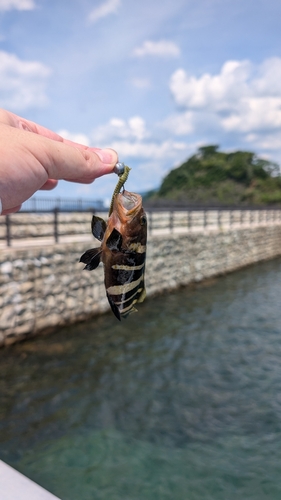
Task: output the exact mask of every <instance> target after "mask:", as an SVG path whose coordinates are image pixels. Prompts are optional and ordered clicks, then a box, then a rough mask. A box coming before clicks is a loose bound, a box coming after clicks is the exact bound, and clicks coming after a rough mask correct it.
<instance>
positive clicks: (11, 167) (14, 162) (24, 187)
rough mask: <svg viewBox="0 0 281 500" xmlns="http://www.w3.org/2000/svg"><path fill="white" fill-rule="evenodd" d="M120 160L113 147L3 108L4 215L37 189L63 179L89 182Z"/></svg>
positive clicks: (0, 167) (0, 189)
mask: <svg viewBox="0 0 281 500" xmlns="http://www.w3.org/2000/svg"><path fill="white" fill-rule="evenodd" d="M117 162H118V156H117V153H116V152H115V151H114V150H113V149H100V148H90V147H88V146H84V145H82V144H77V143H75V142H72V141H69V140H67V139H63V138H62V137H61V136H59V135H58V134H56V133H55V132H52V131H51V130H48V129H47V128H45V127H42V126H41V125H38V124H36V123H34V122H31V121H29V120H26V119H25V118H22V117H20V116H17V115H15V114H14V113H11V112H9V111H5V110H4V109H0V199H1V201H2V215H6V214H9V213H12V212H17V211H18V210H19V209H20V207H21V204H22V203H23V202H24V201H26V200H27V199H28V198H30V196H32V195H33V194H34V193H36V191H38V190H39V189H46V190H50V189H53V188H55V187H56V185H57V183H58V181H59V180H60V179H63V180H66V181H71V182H79V183H83V184H90V183H91V182H93V181H94V180H95V179H96V178H97V177H100V176H102V175H105V174H109V173H111V172H112V170H113V168H114V166H115V165H116V163H117Z"/></svg>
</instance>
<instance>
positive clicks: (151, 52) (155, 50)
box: [133, 40, 180, 57]
mask: <svg viewBox="0 0 281 500" xmlns="http://www.w3.org/2000/svg"><path fill="white" fill-rule="evenodd" d="M133 55H134V56H136V57H144V56H157V57H178V56H179V55H180V49H179V47H178V46H177V45H176V44H175V43H174V42H170V41H169V40H159V41H158V42H152V41H151V40H146V41H145V42H143V44H142V45H141V46H140V47H136V48H135V50H134V51H133Z"/></svg>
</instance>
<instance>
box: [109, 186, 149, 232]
mask: <svg viewBox="0 0 281 500" xmlns="http://www.w3.org/2000/svg"><path fill="white" fill-rule="evenodd" d="M113 212H114V213H115V214H116V216H117V218H118V221H119V224H118V225H117V226H118V227H117V229H118V230H119V231H120V233H121V234H122V235H123V236H126V237H127V238H129V239H132V240H134V239H138V240H143V241H145V240H146V234H147V219H146V214H145V211H144V209H143V206H142V197H141V196H140V195H139V194H136V193H131V192H130V191H126V190H124V191H122V192H121V193H119V194H118V195H117V196H116V197H115V200H114V206H113Z"/></svg>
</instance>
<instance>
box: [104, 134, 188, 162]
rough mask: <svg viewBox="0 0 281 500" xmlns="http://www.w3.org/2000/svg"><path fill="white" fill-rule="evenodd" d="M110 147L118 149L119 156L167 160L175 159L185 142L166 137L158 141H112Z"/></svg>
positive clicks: (183, 148)
mask: <svg viewBox="0 0 281 500" xmlns="http://www.w3.org/2000/svg"><path fill="white" fill-rule="evenodd" d="M111 147H112V148H113V149H115V150H116V151H118V154H119V157H120V158H121V161H123V160H122V158H136V159H140V158H142V159H148V160H151V159H152V158H153V159H154V160H167V159H175V158H177V156H178V153H182V152H184V151H185V150H186V149H187V145H186V143H185V142H177V141H174V140H173V139H168V140H164V141H160V142H149V141H137V142H135V143H133V142H131V141H113V142H112V143H111Z"/></svg>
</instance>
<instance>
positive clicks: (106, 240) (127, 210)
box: [80, 190, 147, 320]
mask: <svg viewBox="0 0 281 500" xmlns="http://www.w3.org/2000/svg"><path fill="white" fill-rule="evenodd" d="M92 233H93V235H94V237H95V238H97V239H98V240H99V241H101V246H100V247H98V248H93V249H90V250H87V251H86V252H85V253H84V254H83V255H82V256H81V258H80V262H83V263H84V264H86V266H85V268H84V269H87V270H88V271H92V270H93V269H96V268H97V266H98V265H99V263H100V261H102V262H103V264H104V283H105V288H106V294H107V298H108V302H109V304H110V307H111V309H112V311H113V313H114V314H115V316H116V318H117V319H119V320H121V318H126V317H127V316H128V314H130V313H132V312H134V311H136V309H135V307H134V305H135V304H136V303H137V302H142V301H143V300H144V299H145V286H144V270H145V257H146V237H147V221H146V215H145V212H144V209H143V207H142V198H141V196H140V195H138V194H135V193H130V192H129V191H126V190H124V191H123V192H121V193H118V194H117V195H116V196H115V198H114V201H113V210H112V213H111V215H110V217H109V219H108V223H107V224H106V222H105V221H104V220H103V219H101V218H100V217H96V216H95V215H94V216H93V219H92Z"/></svg>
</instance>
